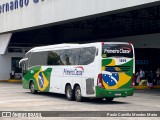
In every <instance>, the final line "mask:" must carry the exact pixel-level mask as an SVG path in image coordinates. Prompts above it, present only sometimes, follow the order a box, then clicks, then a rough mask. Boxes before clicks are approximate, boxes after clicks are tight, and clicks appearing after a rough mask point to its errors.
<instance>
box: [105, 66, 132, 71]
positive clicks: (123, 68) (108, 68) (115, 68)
mask: <svg viewBox="0 0 160 120" xmlns="http://www.w3.org/2000/svg"><path fill="white" fill-rule="evenodd" d="M130 69H131V66H105V70H106V71H109V72H128V71H129V70H130Z"/></svg>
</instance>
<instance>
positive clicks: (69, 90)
mask: <svg viewBox="0 0 160 120" xmlns="http://www.w3.org/2000/svg"><path fill="white" fill-rule="evenodd" d="M65 94H66V98H67V100H70V101H71V100H73V99H74V94H73V90H72V88H71V85H67V86H66V89H65Z"/></svg>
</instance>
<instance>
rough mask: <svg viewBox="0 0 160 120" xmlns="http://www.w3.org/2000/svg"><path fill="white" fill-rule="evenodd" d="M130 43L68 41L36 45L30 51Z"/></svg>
mask: <svg viewBox="0 0 160 120" xmlns="http://www.w3.org/2000/svg"><path fill="white" fill-rule="evenodd" d="M103 43H104V44H129V43H127V42H95V43H84V44H78V43H77V44H76V43H75V44H68V43H63V44H55V45H47V46H39V47H34V48H32V49H31V50H29V51H28V52H27V53H29V52H38V51H47V50H51V49H57V48H70V47H77V46H80V45H82V46H84V45H97V44H103Z"/></svg>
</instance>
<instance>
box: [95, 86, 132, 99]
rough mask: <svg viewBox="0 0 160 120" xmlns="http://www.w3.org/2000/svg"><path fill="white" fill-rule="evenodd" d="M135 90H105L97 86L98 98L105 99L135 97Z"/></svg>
mask: <svg viewBox="0 0 160 120" xmlns="http://www.w3.org/2000/svg"><path fill="white" fill-rule="evenodd" d="M133 92H134V88H121V89H115V90H111V89H103V88H100V87H98V86H96V97H98V98H105V97H114V98H116V97H126V96H133Z"/></svg>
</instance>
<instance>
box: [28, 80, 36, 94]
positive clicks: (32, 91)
mask: <svg viewBox="0 0 160 120" xmlns="http://www.w3.org/2000/svg"><path fill="white" fill-rule="evenodd" d="M29 88H30V91H31V93H32V94H36V93H38V90H35V89H34V88H35V86H34V82H31V83H30V85H29Z"/></svg>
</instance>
